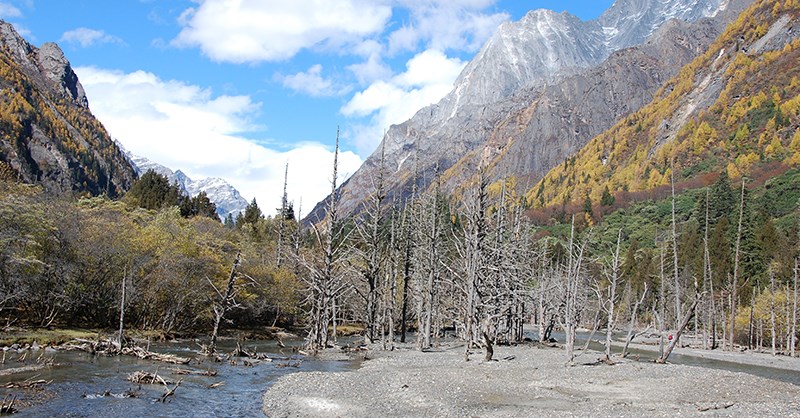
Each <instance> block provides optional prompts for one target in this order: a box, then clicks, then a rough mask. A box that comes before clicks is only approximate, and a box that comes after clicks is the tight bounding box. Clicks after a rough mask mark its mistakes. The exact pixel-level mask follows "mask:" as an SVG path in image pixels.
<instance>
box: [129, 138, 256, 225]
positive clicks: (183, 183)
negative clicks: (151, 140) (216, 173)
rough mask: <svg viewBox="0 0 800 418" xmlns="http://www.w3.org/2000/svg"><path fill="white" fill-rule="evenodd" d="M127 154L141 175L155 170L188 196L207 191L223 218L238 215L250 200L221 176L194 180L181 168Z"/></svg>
mask: <svg viewBox="0 0 800 418" xmlns="http://www.w3.org/2000/svg"><path fill="white" fill-rule="evenodd" d="M126 154H127V155H128V159H129V160H130V162H131V164H132V165H133V168H134V169H135V170H136V172H137V173H138V174H139V175H141V174H143V173H146V172H147V171H148V170H153V171H155V172H156V173H158V174H161V175H162V176H164V177H166V178H167V179H169V182H170V183H172V184H175V183H177V184H178V186H179V187H180V189H181V191H182V192H183V193H184V194H186V195H187V196H191V197H194V196H197V195H198V194H200V192H206V195H207V196H208V199H209V200H211V201H212V202H213V203H214V204H215V205H217V214H219V217H220V218H222V219H225V218H226V217H227V216H228V214H230V215H232V216H233V217H234V218H236V215H238V214H239V213H240V212H242V211H244V209H245V207H247V204H248V202H247V200H246V199H245V198H243V197H242V195H241V194H239V191H238V190H236V188H234V187H233V186H231V185H230V184H229V183H228V182H227V181H225V180H223V179H221V178H218V177H209V178H205V179H200V180H192V179H191V178H189V176H187V175H186V174H185V173H184V172H183V171H181V170H177V171H172V170H171V169H170V168H168V167H165V166H163V165H161V164H158V163H156V162H153V161H150V160H148V159H147V158H145V157H140V156H138V155H133V154H131V153H130V152H126Z"/></svg>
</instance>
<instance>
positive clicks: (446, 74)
mask: <svg viewBox="0 0 800 418" xmlns="http://www.w3.org/2000/svg"><path fill="white" fill-rule="evenodd" d="M465 65H466V63H465V62H463V61H461V60H459V59H458V58H448V57H447V56H446V55H445V54H443V53H442V52H440V51H436V50H426V51H423V52H421V53H419V54H417V55H416V56H414V57H413V58H411V59H410V60H409V61H408V62H407V63H406V71H405V72H403V73H401V74H398V75H396V76H394V77H392V78H391V79H389V80H386V81H383V80H379V81H376V82H374V83H372V84H371V85H370V86H369V87H367V88H366V89H364V90H363V91H360V92H358V93H356V94H355V95H354V96H353V98H352V99H351V100H350V101H349V102H347V103H346V104H345V105H344V106H343V107H342V108H341V113H342V114H343V115H345V116H348V117H366V116H369V117H370V123H369V125H361V126H354V127H352V128H351V129H350V130H349V131H348V132H347V136H348V138H349V139H350V140H351V141H353V142H354V144H355V145H356V147H357V149H358V151H359V153H361V154H362V155H366V154H369V153H371V152H372V151H373V150H374V149H375V147H376V146H377V145H378V143H379V142H380V140H381V138H382V137H383V131H385V130H386V129H387V128H388V127H389V126H390V125H392V124H398V123H402V122H404V121H406V120H408V119H409V118H411V117H412V116H414V113H416V112H417V111H418V110H420V109H421V108H423V107H425V106H428V105H430V104H433V103H436V102H438V101H439V100H441V99H442V98H443V97H444V96H445V95H447V93H449V92H450V91H451V90H452V89H453V81H455V79H456V78H457V77H458V75H459V74H460V73H461V70H462V69H463V68H464V66H465Z"/></svg>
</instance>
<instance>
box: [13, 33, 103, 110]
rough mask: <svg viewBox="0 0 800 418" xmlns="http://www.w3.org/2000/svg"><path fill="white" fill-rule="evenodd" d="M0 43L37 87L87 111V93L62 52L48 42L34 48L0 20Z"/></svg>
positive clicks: (55, 45)
mask: <svg viewBox="0 0 800 418" xmlns="http://www.w3.org/2000/svg"><path fill="white" fill-rule="evenodd" d="M0 43H2V47H3V48H5V49H6V50H7V51H8V52H9V53H10V55H11V57H12V59H13V60H14V62H15V63H17V65H19V66H20V67H21V68H22V69H23V70H24V71H25V73H26V74H27V75H28V76H29V77H31V79H32V80H33V81H34V83H36V84H37V85H38V87H39V88H41V89H44V90H49V91H50V92H52V93H54V94H55V95H56V97H61V98H63V99H65V100H68V101H70V102H72V103H74V104H77V105H78V106H81V107H83V108H87V109H88V108H89V101H88V99H87V98H86V92H85V91H84V90H83V86H82V85H81V83H80V81H79V80H78V76H77V75H76V74H75V72H74V71H73V70H72V65H70V63H69V60H67V57H66V56H65V55H64V51H62V50H61V48H60V47H59V46H58V45H57V44H55V43H53V42H47V43H45V44H43V45H42V46H41V48H38V49H37V48H36V47H34V46H33V45H31V44H30V43H29V42H28V41H26V40H25V39H24V38H23V37H22V36H20V35H19V33H18V32H17V31H16V29H15V28H14V26H13V25H12V24H10V23H8V22H4V21H2V20H0Z"/></svg>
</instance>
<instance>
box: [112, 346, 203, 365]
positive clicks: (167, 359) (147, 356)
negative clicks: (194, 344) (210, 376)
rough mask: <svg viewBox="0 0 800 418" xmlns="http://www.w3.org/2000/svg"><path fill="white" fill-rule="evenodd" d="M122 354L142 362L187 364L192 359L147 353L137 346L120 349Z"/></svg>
mask: <svg viewBox="0 0 800 418" xmlns="http://www.w3.org/2000/svg"><path fill="white" fill-rule="evenodd" d="M122 354H126V355H129V356H136V357H139V358H140V359H142V360H155V361H161V362H164V363H172V364H189V362H190V361H192V359H190V358H187V357H178V356H176V355H173V354H161V353H154V352H152V351H147V350H145V349H144V348H142V347H139V346H134V347H125V348H123V349H122Z"/></svg>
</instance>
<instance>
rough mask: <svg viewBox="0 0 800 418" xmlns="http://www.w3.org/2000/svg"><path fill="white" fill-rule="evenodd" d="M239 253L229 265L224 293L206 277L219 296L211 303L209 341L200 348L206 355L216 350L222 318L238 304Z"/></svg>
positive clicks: (240, 255)
mask: <svg viewBox="0 0 800 418" xmlns="http://www.w3.org/2000/svg"><path fill="white" fill-rule="evenodd" d="M241 257H242V254H241V253H236V258H234V260H233V267H231V272H230V274H229V275H228V281H227V284H226V286H225V293H222V292H221V291H220V290H219V289H218V288H217V286H215V285H214V282H212V281H211V279H209V278H208V277H206V280H208V283H209V284H210V285H211V287H212V288H213V289H214V291H215V292H216V294H217V296H218V297H219V298H218V299H217V300H216V301H214V302H213V303H212V309H213V311H214V328H213V330H212V331H211V342H210V343H209V344H208V346H204V347H203V349H202V352H203V354H206V355H213V354H215V353H216V352H217V336H218V335H219V324H220V323H221V322H222V318H223V317H224V316H225V314H226V313H228V312H229V311H230V310H231V309H234V308H236V307H238V306H239V304H238V303H237V302H236V293H237V292H236V278H237V273H236V269H237V268H238V267H239V264H240V263H241Z"/></svg>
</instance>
